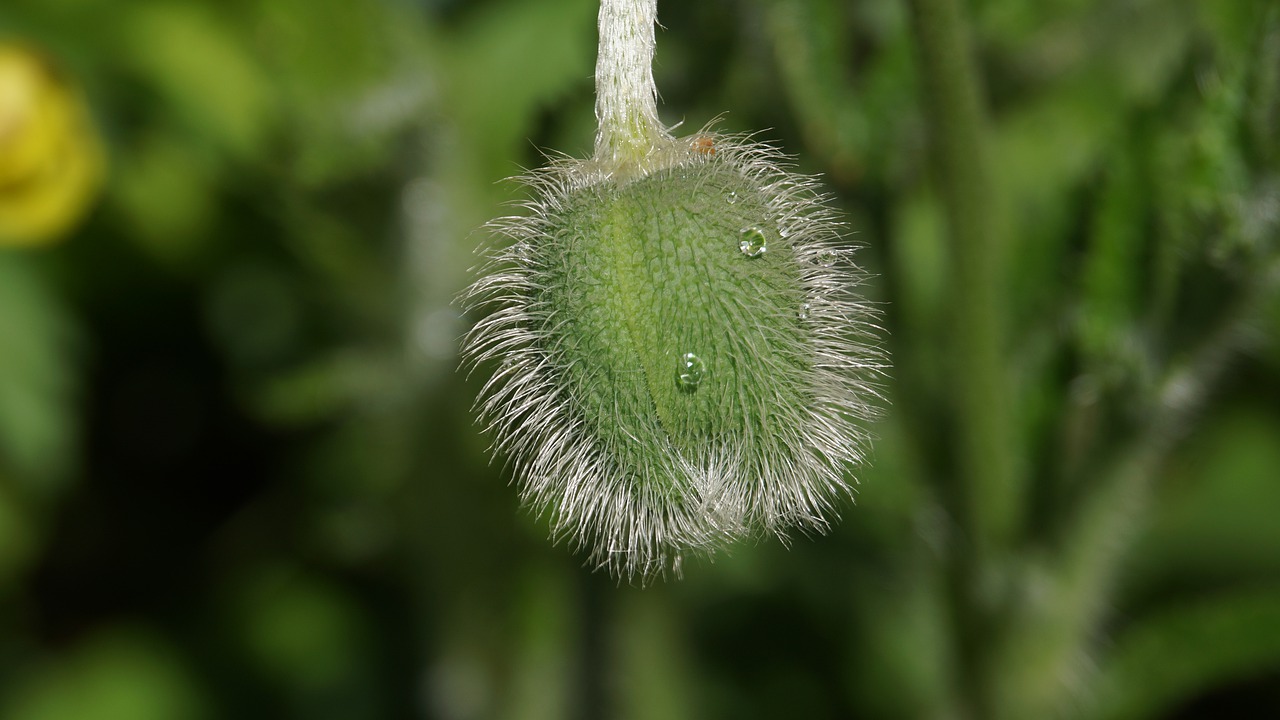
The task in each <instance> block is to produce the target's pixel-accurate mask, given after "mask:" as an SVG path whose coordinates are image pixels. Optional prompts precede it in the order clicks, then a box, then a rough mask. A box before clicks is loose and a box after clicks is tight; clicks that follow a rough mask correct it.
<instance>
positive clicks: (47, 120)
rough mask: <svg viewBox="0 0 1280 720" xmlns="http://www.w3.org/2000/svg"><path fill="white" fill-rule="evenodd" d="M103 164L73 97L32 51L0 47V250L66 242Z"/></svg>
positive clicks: (88, 124)
mask: <svg viewBox="0 0 1280 720" xmlns="http://www.w3.org/2000/svg"><path fill="white" fill-rule="evenodd" d="M104 166H105V160H104V155H103V150H102V144H101V141H100V139H99V138H98V135H97V131H96V129H95V128H94V126H93V124H92V122H91V121H90V118H89V113H88V110H87V108H86V106H85V102H84V99H83V98H82V97H81V95H80V93H79V91H78V90H77V89H76V88H75V87H74V86H73V85H72V84H71V83H69V82H68V80H67V79H66V78H65V77H63V76H61V75H60V74H59V73H58V71H57V70H56V69H55V68H54V67H52V66H51V65H50V63H49V62H48V61H47V60H46V59H44V58H43V57H41V56H40V55H39V54H38V53H36V52H33V51H32V50H31V49H30V48H27V47H24V46H21V45H15V44H0V246H2V245H34V244H38V243H43V242H51V241H54V240H57V239H58V238H60V237H62V236H64V235H65V234H66V233H67V232H68V231H69V230H71V229H72V227H74V225H75V224H76V223H77V222H78V221H79V220H80V219H81V218H82V217H83V216H84V214H85V212H86V211H87V210H88V209H89V207H90V206H91V204H92V201H93V199H94V198H95V197H96V196H97V194H98V190H99V188H100V187H101V185H102V179H103V173H104Z"/></svg>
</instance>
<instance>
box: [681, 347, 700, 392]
mask: <svg viewBox="0 0 1280 720" xmlns="http://www.w3.org/2000/svg"><path fill="white" fill-rule="evenodd" d="M706 374H707V364H706V363H704V362H703V361H702V358H700V357H698V356H697V355H694V354H693V353H685V354H683V355H681V356H680V362H679V363H678V364H677V366H676V384H677V385H679V386H680V389H681V390H685V391H687V392H693V391H694V390H696V389H697V388H698V385H699V384H701V383H702V377H703V376H704V375H706Z"/></svg>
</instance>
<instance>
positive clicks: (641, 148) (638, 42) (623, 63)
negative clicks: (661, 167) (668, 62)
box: [595, 0, 670, 163]
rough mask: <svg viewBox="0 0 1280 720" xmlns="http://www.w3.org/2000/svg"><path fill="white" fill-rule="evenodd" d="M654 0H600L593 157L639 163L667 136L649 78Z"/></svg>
mask: <svg viewBox="0 0 1280 720" xmlns="http://www.w3.org/2000/svg"><path fill="white" fill-rule="evenodd" d="M657 21H658V1H657V0H601V2H600V50H599V55H598V56H597V58H596V120H597V121H598V122H599V129H598V130H597V131H596V152H595V157H596V160H600V161H606V162H613V163H627V162H633V163H634V162H639V161H641V160H643V159H644V158H645V157H646V156H647V155H649V154H650V153H651V152H652V151H653V150H654V148H655V146H656V145H657V144H658V142H659V141H660V140H662V139H665V138H667V137H670V136H669V135H668V134H667V131H666V129H665V128H664V127H663V126H662V124H661V123H660V122H658V88H657V86H655V85H654V82H653V49H654V35H653V27H654V25H655V24H656V23H657Z"/></svg>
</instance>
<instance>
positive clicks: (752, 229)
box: [464, 0, 880, 578]
mask: <svg viewBox="0 0 1280 720" xmlns="http://www.w3.org/2000/svg"><path fill="white" fill-rule="evenodd" d="M656 13H657V4H656V2H655V0H602V2H601V6H600V56H599V59H598V62H597V65H596V92H597V99H596V117H597V118H598V119H599V122H600V129H599V132H598V133H597V135H596V152H595V155H594V157H592V158H591V159H588V160H573V159H562V160H559V161H557V162H555V163H553V164H552V165H551V166H550V167H548V168H545V169H543V170H539V171H535V172H534V173H533V174H531V175H530V176H528V177H526V178H524V180H525V181H526V182H527V183H528V184H529V185H530V186H531V188H532V190H533V197H532V199H531V200H530V201H529V202H528V203H527V204H526V212H525V213H524V214H522V215H520V216H516V217H509V218H504V219H501V220H498V221H496V222H494V223H492V225H491V226H492V228H493V229H494V230H496V231H497V235H498V236H499V237H504V238H505V239H506V241H507V244H506V245H504V246H502V247H500V248H498V250H497V251H495V252H494V253H493V254H492V256H491V262H490V263H489V264H488V265H487V266H486V267H485V268H484V269H483V271H482V273H481V277H480V278H479V279H478V280H477V281H476V282H475V284H474V285H473V286H472V287H471V289H470V290H469V291H468V292H467V294H466V296H465V298H466V301H467V303H468V304H469V305H470V306H471V307H472V308H473V309H476V310H480V311H483V310H488V311H489V312H488V314H487V316H486V317H484V319H482V320H480V321H479V322H478V323H477V324H476V326H475V328H474V329H473V330H472V331H471V333H470V334H469V335H468V337H467V340H466V343H465V347H464V352H465V354H466V357H467V359H468V360H469V361H470V362H471V363H472V364H473V365H477V366H478V365H494V366H496V367H495V369H494V371H493V376H492V377H491V378H490V380H489V381H488V382H487V383H486V384H485V386H484V388H483V389H482V391H481V395H480V400H479V403H478V404H479V408H480V411H481V415H482V416H483V418H484V419H485V420H486V422H487V423H488V425H489V428H490V429H491V430H492V431H493V433H494V434H495V436H496V442H495V446H496V449H497V450H498V451H499V452H501V453H505V454H506V455H507V456H508V457H509V458H510V459H511V461H512V462H513V464H514V466H515V472H516V479H517V482H518V483H519V485H520V489H521V493H522V495H523V496H524V498H525V500H526V501H527V502H528V503H530V504H532V505H533V506H534V507H536V508H539V509H540V510H545V511H547V512H548V513H549V515H550V516H551V523H552V527H553V533H554V534H555V535H557V536H567V537H568V538H570V539H571V540H572V541H573V542H574V543H575V544H577V545H580V546H583V547H585V548H587V549H588V551H589V552H590V555H591V560H592V562H594V563H595V564H596V565H597V566H606V567H608V568H609V569H610V571H611V572H613V573H615V574H617V575H626V576H628V577H632V576H636V575H639V576H640V577H641V578H647V577H649V576H651V575H653V574H656V573H660V572H665V571H666V570H667V569H668V568H671V569H674V570H676V571H679V568H680V562H681V558H682V557H683V555H684V553H686V552H706V553H709V552H711V551H712V550H714V549H715V548H716V547H718V546H720V545H722V544H724V543H726V542H729V541H732V540H734V539H736V538H740V537H743V536H748V535H751V534H754V533H756V532H758V531H766V532H773V533H775V534H778V535H783V534H784V533H785V532H786V531H787V530H788V529H790V528H796V527H798V528H802V529H806V530H819V531H820V530H822V529H824V528H825V527H826V524H827V523H826V520H825V519H824V515H825V514H826V513H827V511H829V510H830V509H831V505H832V503H833V502H834V501H835V499H836V498H837V497H839V496H840V495H842V494H845V493H847V492H848V485H847V484H846V481H845V474H846V472H847V470H848V466H850V465H851V464H854V463H856V462H858V461H859V460H861V458H862V452H863V446H864V445H865V436H864V432H865V431H864V430H862V429H861V428H860V424H859V423H860V421H862V420H865V419H868V418H869V417H870V416H871V415H872V414H873V413H872V407H871V405H870V404H869V400H870V399H871V398H872V397H873V396H874V395H875V391H874V389H873V388H872V387H871V385H870V381H871V380H872V379H873V378H874V376H875V374H876V373H877V372H878V371H879V368H880V362H879V356H878V355H877V354H876V353H875V352H874V351H872V350H870V349H869V346H868V345H867V341H868V339H869V337H870V333H869V329H870V328H871V327H872V326H871V319H872V317H873V314H872V312H871V310H870V309H869V308H868V306H867V305H866V304H865V303H863V302H862V301H861V300H859V298H858V296H857V294H856V288H857V285H858V282H859V276H858V273H857V272H856V269H855V268H854V266H853V264H852V263H851V262H850V261H849V259H848V258H847V257H846V255H847V253H848V252H849V251H848V250H847V249H846V248H845V246H843V245H842V244H841V243H840V238H839V233H838V230H839V224H838V223H837V222H836V221H835V220H834V218H833V214H832V212H831V210H830V208H829V207H828V206H827V205H826V204H825V202H824V200H823V198H822V197H821V196H820V195H818V194H817V192H816V190H815V187H814V183H813V182H812V180H811V179H809V178H806V177H803V176H798V175H795V174H792V173H791V172H789V171H788V169H787V168H786V167H785V164H784V159H783V157H782V156H781V155H780V154H779V153H778V152H777V151H775V150H774V149H772V148H771V147H769V146H767V145H762V144H759V143H756V142H753V141H751V140H750V139H748V138H744V137H733V136H725V135H719V134H715V133H713V132H711V131H709V130H708V131H703V132H700V133H697V134H696V135H694V136H692V137H690V138H685V139H677V138H673V137H672V136H671V135H670V133H668V131H667V129H666V128H664V127H663V126H662V125H661V124H660V123H659V122H658V119H657V110H656V107H655V97H656V94H657V93H656V90H655V89H654V86H653V76H652V73H651V71H650V66H651V64H652V59H653V42H654V40H653V26H654V23H655V22H656Z"/></svg>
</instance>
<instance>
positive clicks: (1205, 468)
mask: <svg viewBox="0 0 1280 720" xmlns="http://www.w3.org/2000/svg"><path fill="white" fill-rule="evenodd" d="M1276 438H1280V420H1277V418H1276V417H1275V415H1274V413H1269V412H1263V411H1262V410H1261V409H1257V408H1255V409H1252V410H1250V409H1244V410H1239V411H1236V412H1234V413H1232V414H1230V415H1227V416H1226V417H1224V418H1222V419H1220V420H1218V421H1217V422H1216V423H1214V425H1213V426H1212V427H1211V428H1210V429H1209V430H1208V431H1207V432H1206V433H1204V434H1203V435H1202V436H1201V437H1200V439H1198V440H1197V441H1195V442H1194V443H1192V444H1190V445H1189V446H1188V447H1186V448H1185V449H1184V451H1183V452H1182V453H1181V454H1180V457H1181V458H1182V461H1181V462H1178V463H1174V464H1173V467H1174V468H1175V469H1179V470H1178V471H1176V474H1174V475H1173V476H1172V477H1169V478H1166V480H1165V482H1164V484H1163V485H1162V494H1161V497H1160V499H1159V505H1158V507H1157V509H1156V512H1155V515H1154V517H1153V518H1152V520H1151V523H1150V526H1149V527H1148V528H1147V529H1146V530H1145V532H1144V533H1143V534H1142V535H1141V537H1139V538H1138V540H1137V542H1136V547H1135V550H1134V557H1133V559H1132V562H1131V568H1130V570H1129V571H1128V573H1127V575H1128V580H1129V585H1130V588H1131V590H1130V591H1131V592H1150V591H1152V590H1153V589H1154V588H1153V587H1152V586H1153V585H1159V584H1161V583H1170V582H1174V583H1178V582H1182V583H1185V582H1187V581H1188V580H1192V579H1196V578H1199V579H1201V580H1205V579H1212V580H1218V581H1229V580H1232V579H1236V578H1244V577H1248V576H1250V575H1252V574H1255V573H1259V572H1264V573H1270V574H1275V573H1280V533H1277V532H1276V521H1275V508H1278V507H1280V482H1278V481H1277V476H1276V468H1280V443H1277V441H1276Z"/></svg>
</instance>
